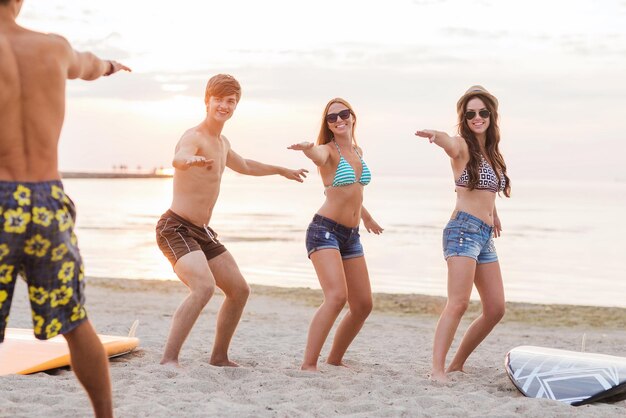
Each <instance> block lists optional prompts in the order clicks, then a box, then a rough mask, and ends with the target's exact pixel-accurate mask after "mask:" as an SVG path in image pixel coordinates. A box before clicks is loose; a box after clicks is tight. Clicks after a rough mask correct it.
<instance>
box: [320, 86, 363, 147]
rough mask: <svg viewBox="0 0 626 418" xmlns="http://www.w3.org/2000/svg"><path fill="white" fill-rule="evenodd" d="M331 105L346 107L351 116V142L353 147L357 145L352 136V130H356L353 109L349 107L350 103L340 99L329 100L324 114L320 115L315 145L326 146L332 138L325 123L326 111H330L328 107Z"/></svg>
mask: <svg viewBox="0 0 626 418" xmlns="http://www.w3.org/2000/svg"><path fill="white" fill-rule="evenodd" d="M333 103H341V104H342V105H344V106H345V107H347V108H348V110H349V111H350V114H351V115H352V142H354V145H357V143H356V137H355V136H354V129H355V128H356V114H355V113H354V109H352V106H350V103H348V102H347V101H345V100H344V99H342V98H340V97H335V98H334V99H332V100H330V101H329V102H328V104H326V108H324V113H322V126H321V127H320V133H319V135H317V142H316V144H317V145H324V144H328V143H329V142H330V141H332V140H333V138H334V136H333V133H332V131H331V130H330V128H329V127H328V123H327V122H326V115H327V114H328V109H330V106H332V104H333Z"/></svg>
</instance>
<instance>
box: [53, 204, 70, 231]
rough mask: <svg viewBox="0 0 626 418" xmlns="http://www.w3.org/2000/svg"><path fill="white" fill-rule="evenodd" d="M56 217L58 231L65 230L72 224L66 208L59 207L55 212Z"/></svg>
mask: <svg viewBox="0 0 626 418" xmlns="http://www.w3.org/2000/svg"><path fill="white" fill-rule="evenodd" d="M55 217H56V219H57V221H59V231H61V232H63V231H67V230H68V228H69V227H70V226H72V216H71V215H70V213H69V212H68V210H67V208H63V209H59V210H57V213H56V216H55Z"/></svg>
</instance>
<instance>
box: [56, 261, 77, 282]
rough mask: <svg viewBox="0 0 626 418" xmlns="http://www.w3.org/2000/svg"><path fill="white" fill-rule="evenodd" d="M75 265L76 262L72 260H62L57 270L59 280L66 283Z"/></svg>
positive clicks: (72, 274) (70, 277) (71, 275)
mask: <svg viewBox="0 0 626 418" xmlns="http://www.w3.org/2000/svg"><path fill="white" fill-rule="evenodd" d="M75 266H76V263H74V262H73V261H66V262H64V263H63V265H62V266H61V269H60V270H59V274H58V277H59V280H61V281H62V282H63V283H67V282H69V281H70V280H72V277H74V268H75Z"/></svg>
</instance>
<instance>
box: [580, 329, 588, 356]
mask: <svg viewBox="0 0 626 418" xmlns="http://www.w3.org/2000/svg"><path fill="white" fill-rule="evenodd" d="M586 339H587V334H585V333H584V332H583V338H582V341H581V342H580V352H581V353H584V352H585V341H586Z"/></svg>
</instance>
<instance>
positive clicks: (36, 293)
mask: <svg viewBox="0 0 626 418" xmlns="http://www.w3.org/2000/svg"><path fill="white" fill-rule="evenodd" d="M28 296H29V298H30V300H31V301H32V302H35V303H36V304H37V305H43V304H44V303H45V302H46V300H48V292H46V289H44V288H43V287H35V286H29V287H28Z"/></svg>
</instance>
